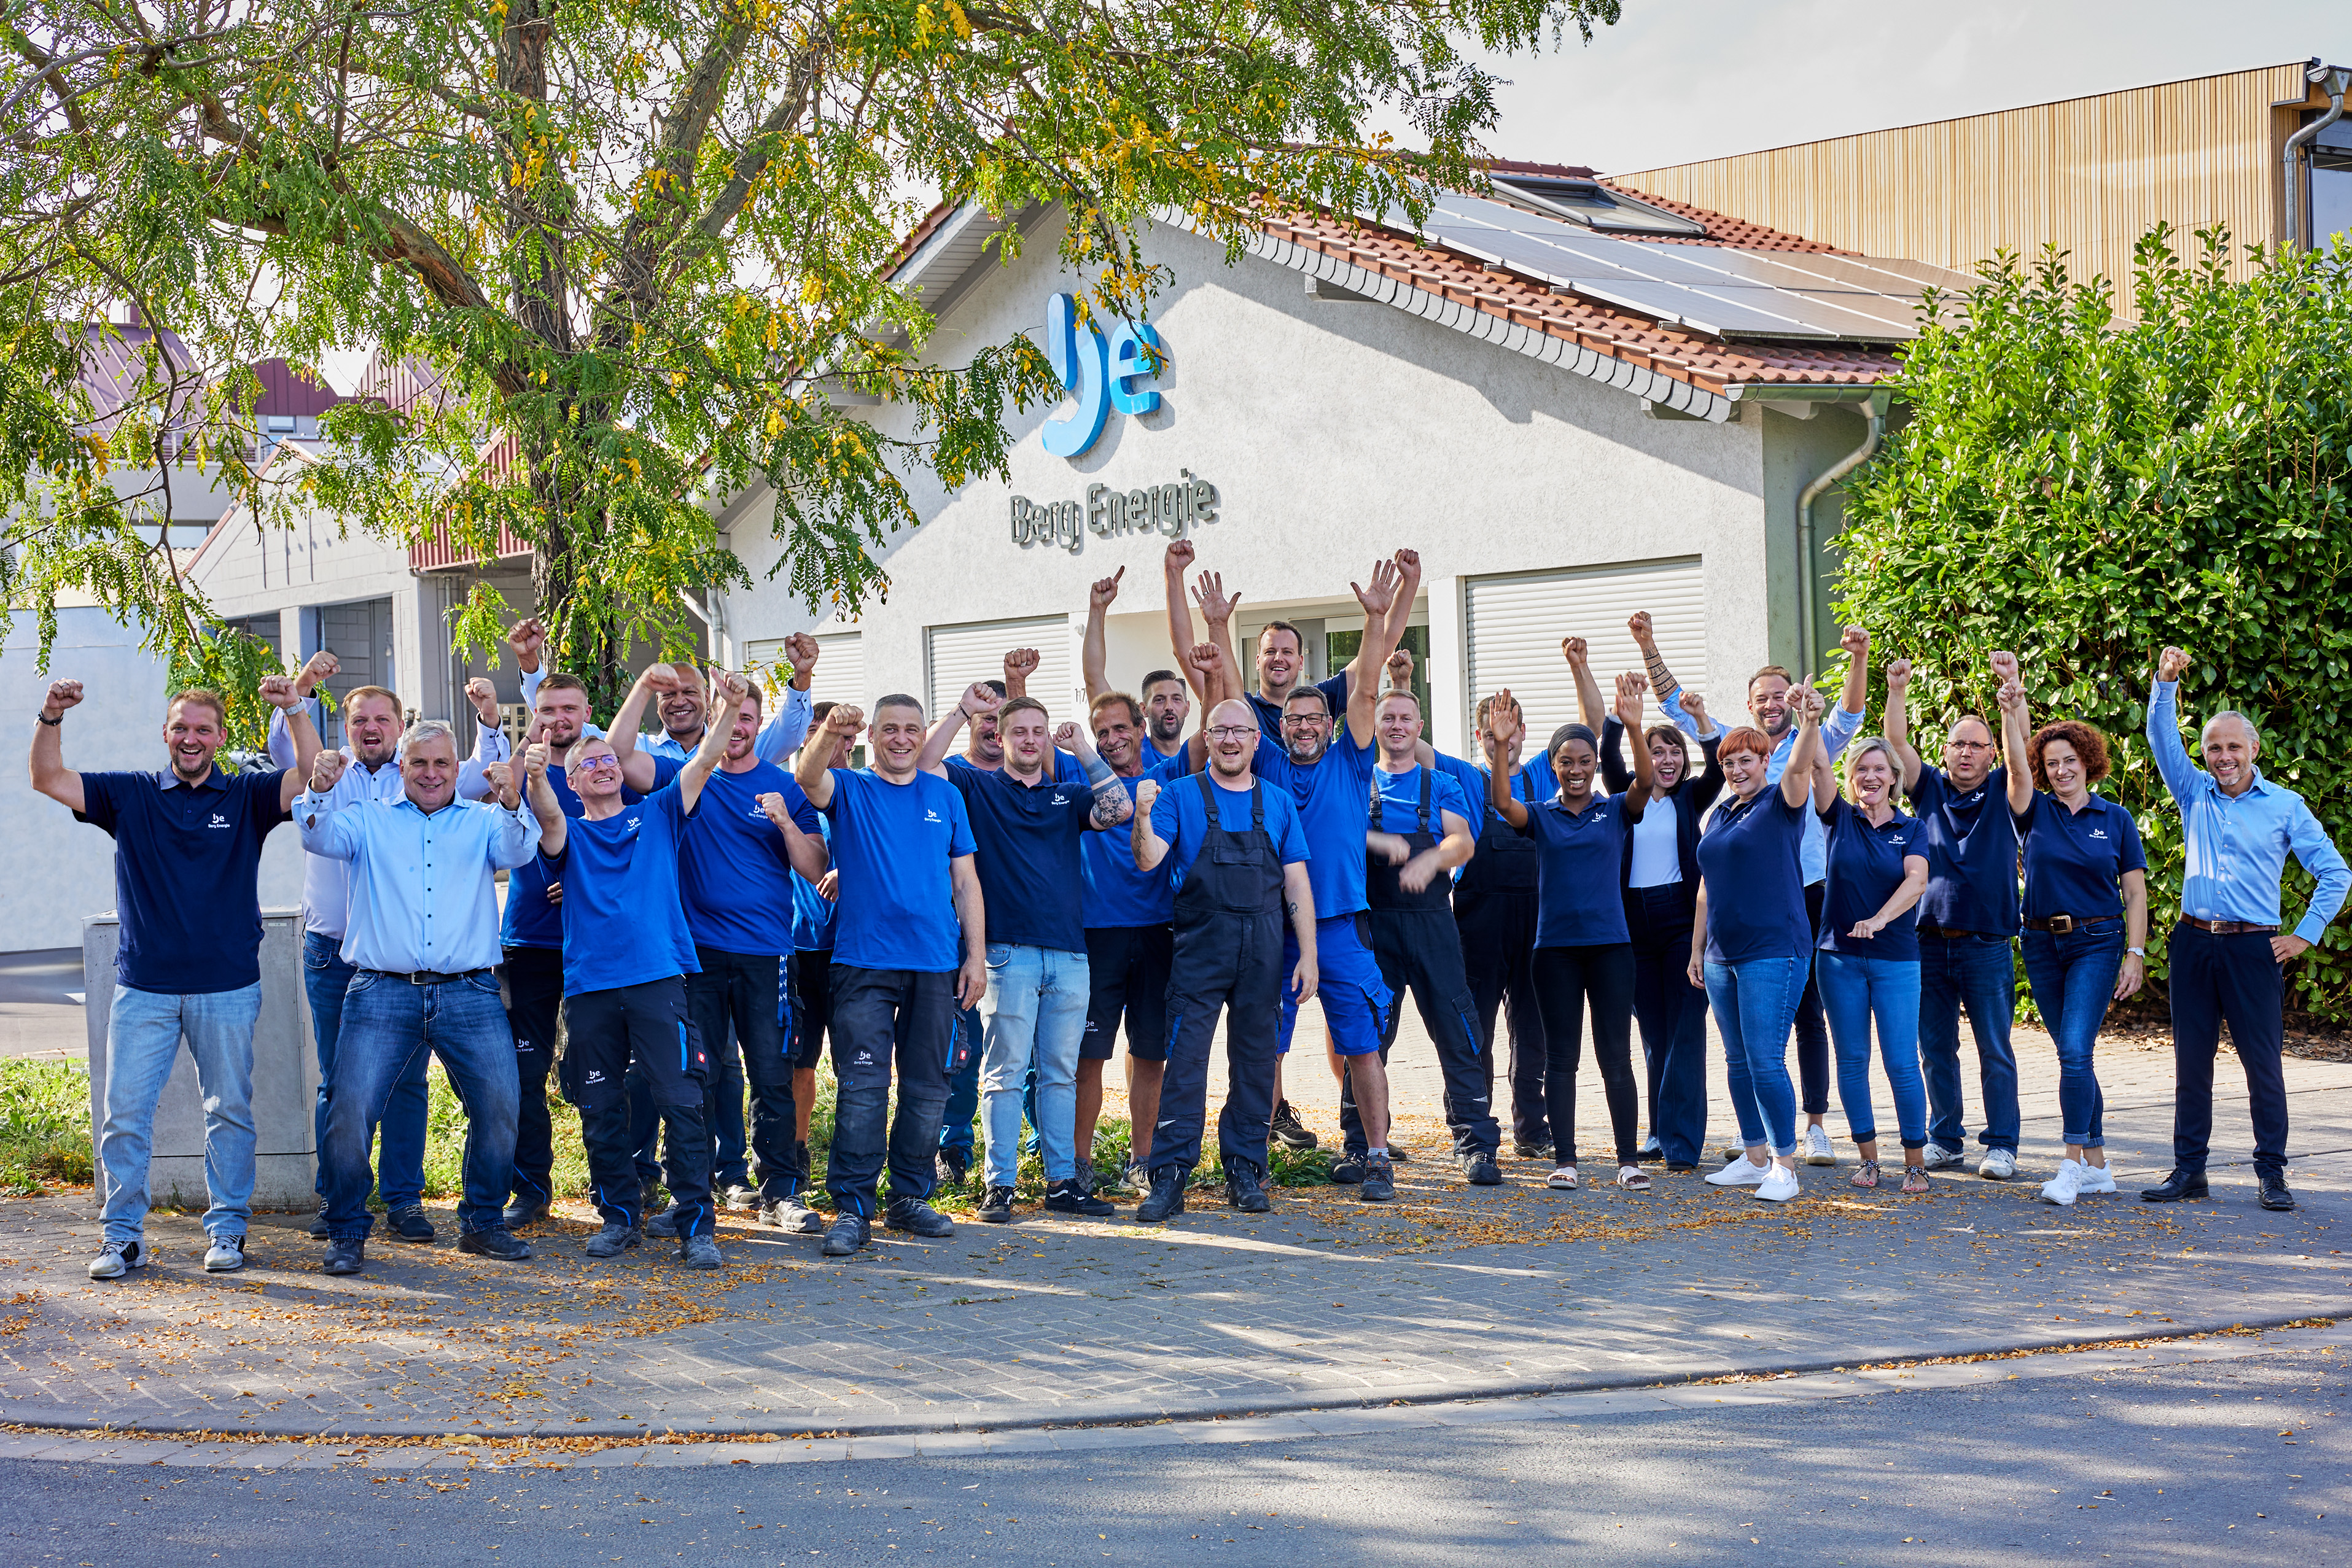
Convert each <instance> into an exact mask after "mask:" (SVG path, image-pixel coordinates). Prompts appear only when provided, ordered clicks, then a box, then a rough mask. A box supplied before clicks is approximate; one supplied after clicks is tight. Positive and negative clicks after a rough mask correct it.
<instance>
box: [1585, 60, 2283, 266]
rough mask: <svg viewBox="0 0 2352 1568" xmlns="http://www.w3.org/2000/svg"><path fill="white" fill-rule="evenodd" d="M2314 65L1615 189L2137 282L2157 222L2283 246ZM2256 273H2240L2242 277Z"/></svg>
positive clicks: (1946, 262) (1913, 248)
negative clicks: (2282, 186) (2299, 124)
mask: <svg viewBox="0 0 2352 1568" xmlns="http://www.w3.org/2000/svg"><path fill="white" fill-rule="evenodd" d="M2303 69H2304V67H2303V63H2302V62H2300V61H2298V62H2296V63H2294V64H2293V65H2282V66H2268V67H2263V68H2260V69H2257V70H2248V71H2238V72H2234V73H2232V74H2231V75H2228V76H2213V77H2200V78H2197V79H2195V80H2192V81H2179V82H2167V83H2165V84H2163V85H2161V86H2158V87H2147V88H2136V89H2131V90H2129V91H2125V92H2111V93H2102V94H2100V95H2098V96H2096V97H2094V98H2077V99H2067V100H2066V101H2065V102H2063V103H2044V104H2036V105H2033V106H2032V107H2030V108H2026V109H2013V110H2003V111H2001V112H2000V113H1997V114H1979V115H1972V116H1969V118H1967V119H1964V120H1937V121H1936V122H1934V123H1933V124H1928V125H1911V126H1904V127H1902V128H1900V129H1897V130H1892V131H1872V132H1869V133H1867V134H1865V135H1861V136H1845V137H1839V138H1837V139H1835V140H1832V141H1812V142H1806V143H1803V144H1801V145H1799V146H1795V147H1781V148H1775V149H1773V150H1771V151H1769V152H1750V153H1745V154H1742V155H1740V156H1738V157H1732V158H1717V159H1713V160H1710V161H1708V162H1702V163H1683V164H1677V165H1675V166H1673V167H1670V168H1662V169H1645V170H1641V171H1637V172H1631V173H1624V174H1612V176H1611V178H1612V180H1614V181H1618V182H1621V183H1624V184H1626V185H1629V186H1631V187H1633V188H1634V189H1636V190H1639V191H1644V192H1648V193H1652V194H1654V195H1660V196H1665V197H1670V198H1672V199H1674V200H1676V201H1684V202H1689V203H1692V204H1696V205H1698V206H1703V207H1709V208H1712V209H1714V210H1715V211H1717V212H1720V213H1725V214H1731V215H1734V216H1738V217H1742V218H1746V219H1748V220H1749V221H1751V222H1754V223H1759V224H1769V225H1772V226H1774V227H1776V228H1781V229H1786V230H1789V231H1790V232H1792V233H1796V234H1801V235H1805V236H1806V237H1807V238H1809V239H1817V240H1824V241H1827V242H1828V243H1830V244H1832V245H1835V246H1839V247H1841V248H1843V249H1846V250H1855V251H1862V252H1864V253H1866V254H1868V255H1872V256H1909V257H1911V258H1913V259H1915V260H1918V261H1927V262H1934V263H1936V264H1937V266H1940V267H1951V268H1953V269H1955V270H1957V271H1961V272H1967V271H1970V270H1972V269H1973V268H1974V267H1975V266H1976V264H1977V263H1978V262H1979V261H1981V260H1984V259H1987V258H1989V257H1990V256H1992V255H1993V254H1994V252H1996V251H1998V250H2002V249H2008V250H2013V251H2016V252H2017V253H2018V254H2019V255H2020V256H2023V257H2025V258H2027V259H2028V260H2031V259H2032V258H2033V257H2035V256H2039V255H2040V254H2041V250H2042V246H2043V244H2044V243H2045V242H2050V241H2054V242H2056V243H2057V244H2058V245H2059V246H2062V247H2063V248H2064V249H2066V250H2068V251H2070V252H2071V253H2072V260H2071V262H2070V266H2071V267H2072V268H2073V269H2074V273H2075V275H2076V276H2077V277H2087V276H2089V275H2090V274H2091V273H2093V272H2100V273H2105V275H2106V276H2107V277H2111V278H2115V279H2117V280H2122V279H2126V278H2128V277H2129V276H2130V273H2131V256H2132V246H2133V244H2134V242H2135V241H2137V239H2138V237H2139V235H2141V234H2143V233H2145V232H2146V230H2147V226H2148V225H2150V224H2152V223H2154V222H2155V221H2156V220H2157V219H2158V218H2162V219H2165V220H2167V221H2168V222H2169V223H2171V224H2172V225H2173V226H2174V228H2176V229H2177V230H2179V231H2180V233H2181V234H2182V235H2183V236H2184V238H2186V236H2189V235H2191V234H2193V232H2194V231H2195V230H2197V229H2199V228H2203V227H2206V226H2209V225H2211V224H2213V223H2214V222H2216V221H2217V220H2220V221H2226V222H2227V223H2228V225H2229V226H2230V232H2231V239H2232V242H2233V246H2236V247H2242V246H2245V245H2248V244H2252V243H2256V242H2269V241H2273V240H2275V239H2276V238H2277V237H2278V230H2279V200H2278V152H2279V148H2280V145H2281V143H2282V142H2283V141H2284V138H2285V137H2286V136H2287V134H2288V133H2289V132H2290V131H2292V130H2293V129H2294V125H2295V123H2296V121H2295V111H2294V109H2293V108H2291V107H2290V108H2287V109H2278V108H2275V107H2274V105H2276V104H2278V103H2280V102H2282V101H2284V102H2287V103H2289V104H2290V105H2292V104H2295V103H2300V102H2302V101H2304V100H2305V93H2306V90H2307V89H2306V88H2305V83H2304V79H2303ZM2311 101H2313V102H2315V103H2320V102H2323V101H2324V100H2321V99H2316V98H2313V99H2311ZM2188 243H2189V244H2193V243H2194V241H2193V240H2189V241H2188ZM2239 254H2240V256H2241V257H2242V255H2243V252H2242V248H2241V249H2240V252H2239ZM2248 270H2249V267H2248V264H2247V263H2246V262H2245V261H2244V260H2242V259H2241V260H2239V261H2238V262H2237V263H2236V271H2237V273H2238V275H2239V276H2243V275H2244V274H2245V273H2246V271H2248Z"/></svg>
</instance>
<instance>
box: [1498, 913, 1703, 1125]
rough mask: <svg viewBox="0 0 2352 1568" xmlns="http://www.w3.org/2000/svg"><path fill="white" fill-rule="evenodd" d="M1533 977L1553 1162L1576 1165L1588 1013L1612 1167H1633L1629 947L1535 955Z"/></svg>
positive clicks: (1636, 1114)
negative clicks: (1611, 1141) (1579, 1078)
mask: <svg viewBox="0 0 2352 1568" xmlns="http://www.w3.org/2000/svg"><path fill="white" fill-rule="evenodd" d="M1685 961H1687V960H1685ZM1535 975H1536V1001H1537V1005H1538V1006H1539V1007H1541V1008H1542V1009H1543V1020H1544V1040H1545V1044H1546V1047H1547V1050H1548V1059H1547V1060H1546V1061H1545V1063H1544V1103H1545V1107H1546V1110H1547V1111H1548V1113H1549V1115H1550V1117H1551V1146H1552V1158H1553V1159H1555V1160H1556V1161H1558V1162H1559V1164H1561V1165H1564V1166H1572V1165H1574V1164H1576V1070H1577V1066H1578V1061H1579V1059H1580V1057H1581V1056H1582V1055H1583V1034H1584V1014H1585V1011H1586V1009H1587V1007H1588V1005H1589V1006H1590V1009H1591V1013H1592V1057H1593V1060H1594V1061H1597V1062H1599V1063H1600V1064H1601V1090H1602V1092H1604V1093H1605V1094H1606V1095H1607V1097H1608V1100H1609V1126H1610V1131H1611V1133H1612V1134H1613V1135H1614V1136H1615V1138H1616V1142H1617V1163H1618V1164H1619V1165H1631V1164H1633V1158H1634V1154H1635V1149H1636V1145H1637V1144H1638V1142H1639V1133H1640V1127H1641V1121H1642V1103H1641V1091H1640V1089H1639V1088H1638V1087H1637V1086H1636V1085H1635V1082H1634V1079H1633V944H1632V943H1631V942H1606V943H1599V944H1596V945H1594V946H1585V947H1538V948H1537V949H1536V956H1535Z"/></svg>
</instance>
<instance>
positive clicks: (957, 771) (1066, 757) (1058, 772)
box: [946, 747, 1087, 784]
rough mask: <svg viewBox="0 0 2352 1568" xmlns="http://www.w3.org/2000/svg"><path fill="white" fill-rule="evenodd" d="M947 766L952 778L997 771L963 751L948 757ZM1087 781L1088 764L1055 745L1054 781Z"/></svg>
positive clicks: (1065, 782) (1062, 782)
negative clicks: (965, 754)
mask: <svg viewBox="0 0 2352 1568" xmlns="http://www.w3.org/2000/svg"><path fill="white" fill-rule="evenodd" d="M946 767H947V770H948V777H949V778H950V779H961V778H962V777H963V776H964V775H965V774H968V773H992V772H994V771H995V769H994V768H982V767H981V766H980V765H979V764H978V763H976V762H974V761H973V760H972V759H971V758H969V757H966V756H964V755H963V754H962V753H961V752H958V753H957V754H956V755H955V756H953V757H950V758H948V759H947V764H946ZM1086 781H1087V765H1086V764H1085V763H1083V762H1080V761H1079V760H1078V759H1077V758H1075V757H1073V756H1071V755H1070V754H1069V753H1068V752H1066V751H1064V750H1062V749H1061V748H1060V747H1055V751H1054V782H1055V783H1056V784H1083V783H1085V782H1086Z"/></svg>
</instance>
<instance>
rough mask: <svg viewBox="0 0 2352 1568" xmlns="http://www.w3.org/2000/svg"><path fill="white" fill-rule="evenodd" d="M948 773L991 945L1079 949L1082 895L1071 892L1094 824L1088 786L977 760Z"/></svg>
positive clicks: (1083, 929) (1083, 945)
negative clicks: (1028, 778) (972, 855)
mask: <svg viewBox="0 0 2352 1568" xmlns="http://www.w3.org/2000/svg"><path fill="white" fill-rule="evenodd" d="M1057 755H1058V754H1057ZM948 779H949V781H950V783H952V784H953V785H954V786H955V787H956V789H958V790H960V791H961V793H962V795H963V804H964V810H965V811H966V812H967V813H969V814H970V816H971V838H972V842H973V843H975V844H977V845H978V846H979V855H978V858H977V860H975V862H973V863H974V864H976V865H977V866H978V867H979V868H980V894H981V901H982V904H983V905H984V907H985V908H986V910H987V912H988V941H989V943H990V945H991V946H1018V947H1045V948H1049V949H1051V950H1053V951H1055V952H1059V953H1083V952H1085V951H1086V950H1087V924H1086V900H1085V898H1084V897H1083V896H1080V897H1077V898H1073V897H1071V896H1070V894H1071V892H1072V890H1074V889H1079V888H1081V887H1082V886H1083V884H1084V883H1085V880H1086V879H1085V877H1084V876H1083V875H1082V874H1081V873H1080V871H1079V869H1078V843H1079V841H1081V840H1082V839H1084V838H1086V837H1087V834H1088V833H1089V832H1091V831H1093V830H1092V828H1091V826H1090V825H1089V824H1090V823H1091V821H1092V820H1093V817H1094V810H1095V792H1094V789H1093V788H1092V786H1090V785H1088V784H1087V783H1086V782H1085V781H1084V780H1083V779H1081V781H1080V782H1078V783H1076V784H1070V783H1066V782H1064V781H1063V780H1061V779H1053V780H1041V781H1040V782H1038V783H1037V784H1036V785H1035V786H1034V787H1032V786H1030V785H1027V784H1024V783H1021V782H1020V781H1019V780H1017V779H1014V778H1013V775H1011V774H1010V773H1004V772H993V773H992V772H986V771H983V770H982V769H980V768H951V769H950V770H949V773H948Z"/></svg>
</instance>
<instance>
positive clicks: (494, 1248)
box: [457, 1225, 530, 1263]
mask: <svg viewBox="0 0 2352 1568" xmlns="http://www.w3.org/2000/svg"><path fill="white" fill-rule="evenodd" d="M457 1250H458V1251H460V1252H472V1253H477V1254H478V1255H479V1256H481V1257H484V1258H495V1259H497V1260H499V1262H501V1263H520V1262H521V1261H522V1260H524V1259H526V1258H528V1257H530V1243H529V1242H528V1241H525V1240H523V1239H520V1237H518V1236H516V1235H515V1233H514V1232H513V1231H511V1230H509V1229H508V1228H506V1227H505V1226H503V1225H501V1226H499V1227H498V1228H495V1229H491V1230H468V1231H467V1232H466V1234H465V1235H463V1236H460V1237H459V1238H457Z"/></svg>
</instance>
